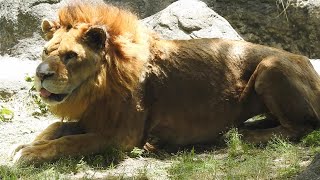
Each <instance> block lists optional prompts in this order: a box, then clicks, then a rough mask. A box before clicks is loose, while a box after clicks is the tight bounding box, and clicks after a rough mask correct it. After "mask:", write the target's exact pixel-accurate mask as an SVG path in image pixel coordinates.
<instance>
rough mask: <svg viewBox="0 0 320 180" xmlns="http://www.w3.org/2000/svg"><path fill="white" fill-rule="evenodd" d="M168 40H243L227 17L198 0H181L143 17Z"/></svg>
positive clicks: (149, 25) (144, 20)
mask: <svg viewBox="0 0 320 180" xmlns="http://www.w3.org/2000/svg"><path fill="white" fill-rule="evenodd" d="M142 22H143V23H145V24H146V25H147V26H148V27H150V28H151V29H152V30H154V31H156V32H158V33H159V34H161V35H162V37H163V38H166V39H191V38H213V37H214V38H226V39H235V40H242V38H241V37H240V35H239V34H238V33H237V32H236V31H235V30H234V29H233V28H232V27H231V25H230V24H229V23H228V21H227V20H225V19H224V18H223V17H221V16H220V15H219V14H217V13H216V12H214V11H213V10H211V9H210V8H209V7H208V6H207V5H206V4H205V3H204V2H202V1H199V0H180V1H177V2H175V3H173V4H171V5H170V6H168V7H167V8H166V9H164V10H162V11H160V12H158V13H157V14H155V15H152V16H150V17H148V18H145V19H143V20H142Z"/></svg>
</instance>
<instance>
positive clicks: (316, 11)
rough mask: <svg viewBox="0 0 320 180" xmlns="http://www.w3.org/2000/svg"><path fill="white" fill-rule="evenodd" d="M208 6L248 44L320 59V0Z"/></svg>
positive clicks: (242, 0) (228, 0)
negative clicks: (256, 44) (268, 46)
mask: <svg viewBox="0 0 320 180" xmlns="http://www.w3.org/2000/svg"><path fill="white" fill-rule="evenodd" d="M281 2H282V3H281ZM209 5H210V6H211V7H212V9H214V10H215V11H216V12H218V13H219V14H220V15H221V16H223V17H224V18H226V19H227V20H228V21H229V22H230V24H231V25H232V26H233V27H234V28H235V29H236V30H237V32H238V33H240V35H242V37H243V38H244V39H245V40H247V41H250V42H255V43H259V44H265V45H270V46H274V47H278V48H282V49H285V50H288V51H291V52H294V53H299V54H303V55H306V56H308V57H310V58H317V57H320V41H319V40H320V31H319V29H320V1H319V0H281V1H280V0H236V1H235V0H215V2H212V3H210V4H209Z"/></svg>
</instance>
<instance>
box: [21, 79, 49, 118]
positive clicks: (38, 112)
mask: <svg viewBox="0 0 320 180" xmlns="http://www.w3.org/2000/svg"><path fill="white" fill-rule="evenodd" d="M24 80H25V81H26V82H29V83H30V84H32V86H31V88H30V89H29V92H28V93H29V96H30V97H32V100H33V103H34V104H35V105H36V108H35V109H34V110H33V113H32V115H33V116H34V117H39V116H43V115H46V114H47V113H48V112H49V111H48V106H47V105H46V104H45V103H44V102H43V101H42V99H41V98H40V96H39V95H38V93H37V92H36V89H35V87H34V85H33V84H34V77H33V76H30V75H26V76H25V78H24Z"/></svg>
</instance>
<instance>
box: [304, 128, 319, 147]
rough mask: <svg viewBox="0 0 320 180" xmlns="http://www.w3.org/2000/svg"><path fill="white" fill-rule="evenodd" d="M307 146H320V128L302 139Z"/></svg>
mask: <svg viewBox="0 0 320 180" xmlns="http://www.w3.org/2000/svg"><path fill="white" fill-rule="evenodd" d="M302 143H303V144H304V145H305V146H311V147H316V146H320V130H315V131H313V132H311V133H310V134H308V135H307V136H305V137H304V138H303V139H302Z"/></svg>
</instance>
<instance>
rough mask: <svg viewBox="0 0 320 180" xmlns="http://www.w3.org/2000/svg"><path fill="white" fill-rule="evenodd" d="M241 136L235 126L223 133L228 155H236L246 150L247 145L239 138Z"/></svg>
mask: <svg viewBox="0 0 320 180" xmlns="http://www.w3.org/2000/svg"><path fill="white" fill-rule="evenodd" d="M241 136H242V135H241V134H239V133H238V129H236V128H232V129H231V130H229V131H228V132H227V133H226V134H225V141H226V144H227V146H228V154H229V156H238V155H241V154H244V153H246V152H247V151H248V148H249V145H248V144H246V143H244V142H243V141H242V140H241Z"/></svg>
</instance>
